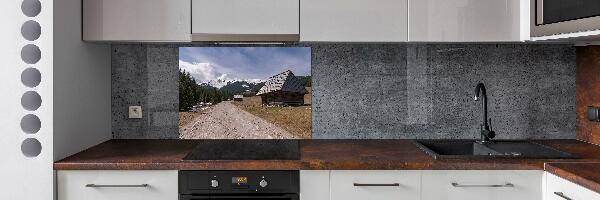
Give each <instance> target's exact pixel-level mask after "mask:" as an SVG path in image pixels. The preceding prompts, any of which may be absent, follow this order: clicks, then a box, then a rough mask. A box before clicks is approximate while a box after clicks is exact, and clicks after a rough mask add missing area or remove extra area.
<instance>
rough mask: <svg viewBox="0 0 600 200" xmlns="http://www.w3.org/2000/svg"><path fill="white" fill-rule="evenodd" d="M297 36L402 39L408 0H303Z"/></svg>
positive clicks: (326, 39) (331, 39) (307, 38)
mask: <svg viewBox="0 0 600 200" xmlns="http://www.w3.org/2000/svg"><path fill="white" fill-rule="evenodd" d="M300 17H301V18H300V40H301V41H317V42H320V41H323V42H405V41H407V33H408V30H407V29H408V24H407V22H408V0H302V1H300Z"/></svg>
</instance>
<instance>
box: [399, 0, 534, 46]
mask: <svg viewBox="0 0 600 200" xmlns="http://www.w3.org/2000/svg"><path fill="white" fill-rule="evenodd" d="M409 5H410V6H409V13H410V16H409V19H410V20H409V36H408V40H409V41H426V42H429V41H431V42H477V41H523V40H529V30H530V27H529V23H530V22H529V1H527V0H477V1H467V0H411V1H410V3H409Z"/></svg>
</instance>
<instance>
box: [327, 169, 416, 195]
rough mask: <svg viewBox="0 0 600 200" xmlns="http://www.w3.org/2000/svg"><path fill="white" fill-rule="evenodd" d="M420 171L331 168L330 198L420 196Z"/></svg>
mask: <svg viewBox="0 0 600 200" xmlns="http://www.w3.org/2000/svg"><path fill="white" fill-rule="evenodd" d="M420 183H421V173H420V172H419V171H399V170H392V171H362V170H354V171H338V170H335V171H331V186H330V187H331V200H364V199H377V200H396V199H420V194H421V193H420V192H421V184H420Z"/></svg>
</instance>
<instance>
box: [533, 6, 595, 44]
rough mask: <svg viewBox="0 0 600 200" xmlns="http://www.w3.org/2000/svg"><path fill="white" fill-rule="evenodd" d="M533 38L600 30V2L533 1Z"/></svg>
mask: <svg viewBox="0 0 600 200" xmlns="http://www.w3.org/2000/svg"><path fill="white" fill-rule="evenodd" d="M531 7H532V9H531V11H532V12H531V17H532V18H531V22H532V26H531V35H532V36H533V37H540V36H550V35H557V34H566V33H576V32H584V31H592V30H598V29H600V0H532V6H531Z"/></svg>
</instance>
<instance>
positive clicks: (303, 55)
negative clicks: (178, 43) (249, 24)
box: [179, 47, 311, 82]
mask: <svg viewBox="0 0 600 200" xmlns="http://www.w3.org/2000/svg"><path fill="white" fill-rule="evenodd" d="M179 68H180V69H184V70H185V71H187V72H189V73H190V74H191V75H192V76H193V77H194V78H195V79H196V81H199V82H206V81H208V80H215V79H226V80H230V79H263V80H266V79H268V78H269V77H271V76H273V75H275V74H278V73H281V72H283V71H285V70H288V69H289V70H292V72H294V74H295V75H296V76H310V74H311V73H310V47H180V48H179Z"/></svg>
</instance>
